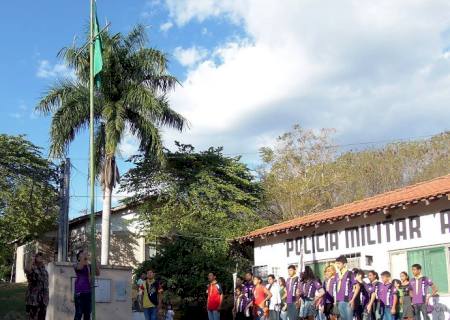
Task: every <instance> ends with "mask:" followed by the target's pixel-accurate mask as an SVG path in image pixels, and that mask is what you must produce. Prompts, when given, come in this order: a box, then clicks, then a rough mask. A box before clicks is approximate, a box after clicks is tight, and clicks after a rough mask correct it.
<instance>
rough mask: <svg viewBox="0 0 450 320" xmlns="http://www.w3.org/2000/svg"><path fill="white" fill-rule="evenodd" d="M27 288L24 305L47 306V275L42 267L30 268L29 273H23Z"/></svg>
mask: <svg viewBox="0 0 450 320" xmlns="http://www.w3.org/2000/svg"><path fill="white" fill-rule="evenodd" d="M25 273H26V276H27V280H28V288H27V293H26V304H27V305H29V306H39V305H42V304H43V305H46V306H47V305H48V273H47V270H46V269H45V267H44V266H40V267H37V266H32V267H31V270H30V271H25Z"/></svg>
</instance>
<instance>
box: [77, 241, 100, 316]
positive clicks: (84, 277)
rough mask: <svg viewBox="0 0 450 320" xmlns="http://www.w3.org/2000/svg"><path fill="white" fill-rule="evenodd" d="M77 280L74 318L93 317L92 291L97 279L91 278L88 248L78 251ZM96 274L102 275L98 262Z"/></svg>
mask: <svg viewBox="0 0 450 320" xmlns="http://www.w3.org/2000/svg"><path fill="white" fill-rule="evenodd" d="M73 268H74V270H75V274H76V276H77V277H76V280H75V317H74V320H81V317H83V319H90V318H91V311H92V306H91V292H92V286H93V284H94V283H95V279H91V264H90V263H89V255H88V252H87V251H86V250H80V251H79V252H78V253H77V263H76V264H75V265H74V267H73ZM95 274H96V276H99V275H100V269H99V268H98V263H97V264H96V268H95Z"/></svg>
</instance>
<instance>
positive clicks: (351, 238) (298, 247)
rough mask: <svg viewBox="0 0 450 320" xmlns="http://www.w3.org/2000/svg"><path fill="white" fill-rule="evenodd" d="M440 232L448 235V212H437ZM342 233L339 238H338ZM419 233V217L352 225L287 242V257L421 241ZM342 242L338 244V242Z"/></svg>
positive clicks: (449, 231)
mask: <svg viewBox="0 0 450 320" xmlns="http://www.w3.org/2000/svg"><path fill="white" fill-rule="evenodd" d="M440 222H441V233H442V234H447V233H449V234H450V210H447V211H442V212H440ZM339 234H342V237H339ZM421 238H422V230H421V226H420V217H419V216H410V217H408V218H399V219H396V220H386V221H383V222H377V223H374V224H363V225H360V226H352V227H348V228H345V229H344V230H341V231H338V230H333V231H328V232H321V233H315V232H313V234H311V235H307V236H301V237H297V238H295V239H292V238H291V239H286V243H285V245H286V255H287V257H289V256H290V255H297V256H298V255H300V254H301V253H302V252H303V253H304V254H311V253H316V252H328V251H337V250H339V248H340V247H342V248H343V247H344V246H345V248H347V249H350V248H355V247H360V246H366V245H367V246H371V245H374V244H380V243H390V242H397V241H408V240H412V239H421ZM340 241H341V242H342V243H341V242H340Z"/></svg>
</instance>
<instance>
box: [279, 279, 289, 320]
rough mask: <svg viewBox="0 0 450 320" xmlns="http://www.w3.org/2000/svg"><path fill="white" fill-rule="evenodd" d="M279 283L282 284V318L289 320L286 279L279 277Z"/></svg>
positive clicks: (282, 319)
mask: <svg viewBox="0 0 450 320" xmlns="http://www.w3.org/2000/svg"><path fill="white" fill-rule="evenodd" d="M278 283H279V284H280V297H281V306H280V309H281V311H280V318H281V320H287V304H286V299H287V291H286V280H285V279H284V278H283V277H280V278H279V279H278Z"/></svg>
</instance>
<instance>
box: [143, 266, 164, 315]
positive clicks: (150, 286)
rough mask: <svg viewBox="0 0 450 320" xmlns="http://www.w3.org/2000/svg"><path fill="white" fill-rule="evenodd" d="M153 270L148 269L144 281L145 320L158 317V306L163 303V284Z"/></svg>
mask: <svg viewBox="0 0 450 320" xmlns="http://www.w3.org/2000/svg"><path fill="white" fill-rule="evenodd" d="M155 277H156V274H155V272H154V271H153V270H151V269H150V270H147V279H146V281H145V282H144V295H143V300H142V304H143V307H144V308H143V309H144V316H145V320H156V319H158V306H160V305H161V300H162V292H163V289H162V287H161V284H160V283H159V282H158V281H157V280H156V279H155Z"/></svg>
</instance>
